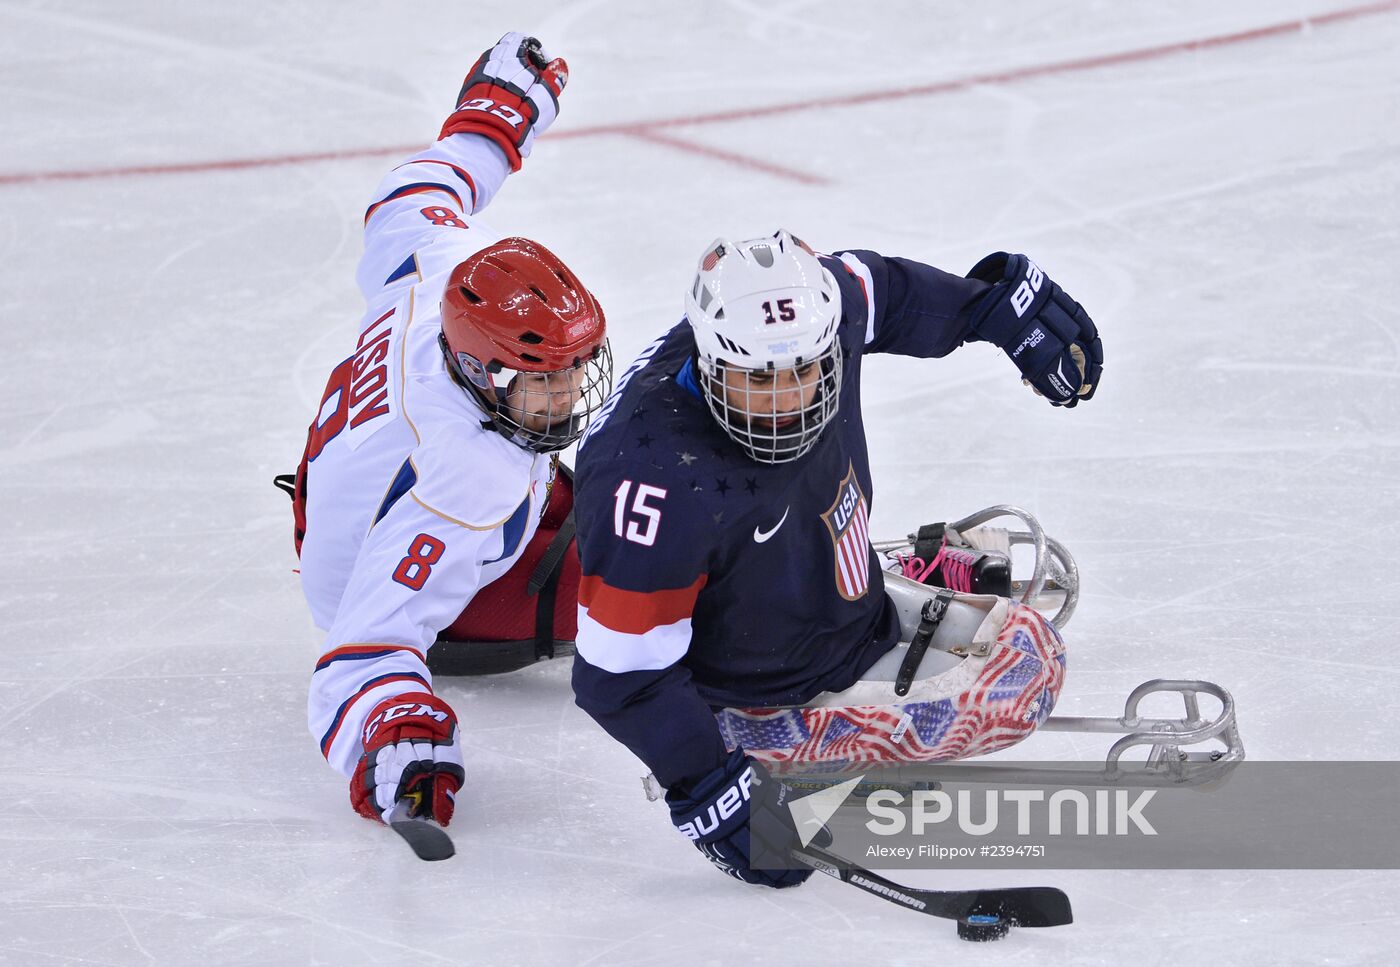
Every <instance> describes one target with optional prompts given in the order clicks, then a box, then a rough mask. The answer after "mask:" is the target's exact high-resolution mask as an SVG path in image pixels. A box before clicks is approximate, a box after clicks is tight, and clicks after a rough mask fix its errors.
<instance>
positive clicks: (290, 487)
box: [272, 473, 297, 500]
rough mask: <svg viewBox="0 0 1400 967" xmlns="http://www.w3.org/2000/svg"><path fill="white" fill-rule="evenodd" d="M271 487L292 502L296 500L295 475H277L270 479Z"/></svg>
mask: <svg viewBox="0 0 1400 967" xmlns="http://www.w3.org/2000/svg"><path fill="white" fill-rule="evenodd" d="M272 486H274V487H276V488H277V489H278V490H280V491H282V493H284V494H286V495H287V496H288V497H290V498H292V500H296V499H297V475H296V474H294V473H279V474H278V475H277V476H275V477H273V478H272Z"/></svg>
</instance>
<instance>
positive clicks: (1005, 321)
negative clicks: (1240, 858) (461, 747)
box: [573, 231, 1103, 887]
mask: <svg viewBox="0 0 1400 967" xmlns="http://www.w3.org/2000/svg"><path fill="white" fill-rule="evenodd" d="M685 307H686V318H685V319H684V320H682V322H681V323H680V324H679V325H677V326H675V327H674V328H673V329H671V330H670V331H669V332H667V333H666V334H664V335H663V336H661V337H660V338H659V339H657V340H656V341H655V342H654V343H652V344H651V345H650V346H648V347H647V348H646V349H644V350H643V351H642V353H641V354H640V355H639V356H638V358H637V359H636V360H635V361H634V362H633V363H632V364H631V365H630V366H629V367H628V368H627V370H626V371H625V372H624V373H623V374H622V375H621V376H620V377H619V379H618V384H617V388H616V389H615V391H614V392H613V394H612V395H611V396H610V398H609V399H608V401H607V402H606V403H605V404H604V407H603V411H602V413H601V414H600V415H599V417H598V418H597V419H596V420H595V421H594V423H593V425H592V426H591V427H590V428H589V430H588V431H587V433H586V434H585V436H584V438H583V441H582V443H581V444H580V451H579V460H578V475H577V480H576V501H575V513H576V515H577V520H578V537H579V555H580V560H581V565H582V578H581V582H580V587H579V617H578V637H577V655H576V657H575V662H574V671H573V685H574V691H575V694H576V699H577V702H578V704H579V705H580V706H581V707H582V708H583V709H584V710H585V711H587V712H588V713H589V714H590V715H591V716H592V717H593V718H594V719H595V720H596V721H597V722H598V723H599V724H600V725H602V727H603V728H604V729H606V730H607V732H608V733H609V734H611V735H612V736H613V737H614V738H615V739H617V740H618V741H620V742H622V743H624V744H625V745H627V746H628V747H629V748H630V749H631V750H632V751H633V752H634V753H635V754H636V755H637V756H638V757H639V758H640V759H641V760H642V761H643V762H644V763H645V764H646V765H647V766H648V767H649V768H650V769H651V770H652V773H653V774H654V776H655V777H656V779H657V780H658V782H659V783H660V784H661V785H662V786H664V787H665V788H666V790H667V794H666V799H667V802H668V803H669V805H670V807H671V813H672V818H673V821H674V822H675V824H676V826H677V827H678V828H679V829H680V830H681V832H682V833H684V834H685V835H686V836H687V837H689V838H690V839H692V840H693V841H694V842H695V843H696V845H697V846H698V847H699V848H700V849H701V851H702V852H703V853H704V854H705V855H706V856H707V857H708V858H710V859H711V861H712V862H714V863H715V865H717V866H718V867H720V868H721V869H722V870H724V871H725V872H727V873H729V874H731V875H733V876H736V877H738V878H740V879H743V880H746V881H748V882H753V883H761V884H765V885H768V886H779V887H781V886H789V885H793V884H796V883H800V882H802V880H803V879H805V877H806V875H807V872H800V871H796V870H764V869H753V868H751V867H750V865H749V862H748V859H749V854H750V842H749V819H750V815H751V812H752V810H753V809H757V808H764V807H771V806H772V805H773V801H772V798H771V797H772V796H773V795H774V790H777V792H778V794H781V793H782V792H783V787H782V784H781V783H779V782H774V781H771V780H770V779H768V778H767V777H766V774H765V773H764V771H763V767H762V764H761V763H762V762H763V761H769V762H770V763H771V762H773V761H784V760H786V761H791V760H793V759H802V758H804V757H822V756H826V757H828V761H833V760H830V758H829V757H830V756H832V755H834V754H836V753H837V752H841V750H843V749H844V750H845V751H844V752H841V754H844V755H847V756H848V757H861V756H871V757H875V758H898V757H900V756H907V757H909V758H946V757H961V756H962V755H971V754H978V753H980V752H986V751H991V750H993V749H995V748H1000V747H1004V746H1005V745H1006V744H1009V743H1010V742H1013V741H1016V740H1018V739H1019V738H1020V737H1021V736H1023V735H1025V734H1027V733H1028V731H1029V730H1031V729H1033V728H1034V727H1035V726H1036V725H1037V724H1038V723H1039V722H1040V721H1043V720H1044V717H1045V716H1046V715H1048V714H1049V711H1050V706H1051V705H1053V703H1054V699H1055V696H1056V695H1057V694H1058V689H1059V683H1060V681H1061V680H1062V677H1063V666H1064V659H1063V649H1062V647H1061V643H1060V641H1059V636H1058V634H1057V633H1056V632H1055V630H1054V628H1053V626H1051V625H1049V623H1048V622H1046V621H1045V620H1044V619H1042V618H1040V617H1039V616H1038V615H1037V614H1036V613H1034V612H1031V611H1030V609H1028V608H1023V607H1021V606H1019V605H1017V604H1015V603H1014V602H1008V601H1006V600H1005V599H998V598H990V597H986V596H981V597H976V596H974V597H969V598H967V599H965V601H964V602H962V603H960V604H959V606H960V607H963V608H964V610H968V609H971V610H968V613H971V614H975V615H976V617H977V618H978V619H982V618H985V619H986V621H985V623H984V624H985V626H984V627H977V622H976V621H974V622H973V626H969V627H970V628H973V627H975V633H976V634H980V635H982V636H983V637H984V638H986V641H987V644H988V646H989V647H988V648H987V649H984V650H985V651H987V652H988V653H987V654H986V655H984V656H983V657H982V658H981V659H979V660H978V661H976V662H973V661H966V662H958V661H956V660H952V659H950V657H949V656H948V655H947V654H945V653H943V652H936V651H930V652H928V656H927V659H925V660H924V663H919V664H918V665H917V673H916V676H915V677H916V678H917V679H918V680H917V681H916V682H915V684H914V686H913V690H912V691H909V692H908V694H907V695H906V694H905V693H904V692H900V693H899V695H903V696H904V698H902V699H901V698H897V697H896V695H895V694H894V692H893V688H894V679H895V678H896V670H897V669H899V667H900V661H899V660H898V656H899V655H900V654H902V653H903V652H904V651H905V648H904V647H903V646H901V644H900V643H901V640H902V639H903V640H907V638H908V637H909V634H908V630H907V626H908V623H909V622H908V619H907V617H904V616H902V615H901V613H900V608H898V607H897V606H896V603H895V601H894V600H893V599H892V598H891V597H890V595H889V594H887V593H886V591H885V586H886V582H885V580H884V575H883V572H882V570H881V568H880V566H879V563H878V558H877V557H876V556H875V555H874V554H873V553H872V550H871V546H870V541H869V535H868V530H867V522H868V519H869V513H870V506H871V500H872V498H873V494H874V487H873V481H872V479H871V474H870V465H869V459H868V456H867V452H866V442H865V431H864V426H863V421H862V414H861V407H860V373H861V363H862V359H863V357H864V355H865V354H867V353H897V354H900V355H906V356H918V357H938V356H944V355H947V354H948V353H950V352H952V351H953V350H954V349H956V348H957V347H958V346H960V345H962V344H963V343H965V342H968V341H973V340H981V341H986V342H991V343H993V344H995V345H997V346H999V347H1001V348H1002V349H1003V350H1005V351H1006V353H1007V354H1008V355H1009V356H1010V358H1011V360H1012V362H1014V363H1015V364H1016V366H1017V368H1018V369H1019V370H1020V373H1021V375H1022V377H1023V378H1024V380H1025V381H1026V382H1027V383H1028V384H1029V385H1030V386H1031V387H1032V388H1033V389H1034V390H1035V391H1036V392H1037V393H1039V394H1040V395H1042V396H1044V397H1045V398H1046V399H1048V400H1049V401H1050V402H1051V403H1052V404H1053V405H1055V406H1062V407H1073V406H1075V405H1077V404H1078V403H1080V402H1083V401H1086V400H1088V399H1090V398H1091V397H1092V396H1093V394H1094V390H1095V387H1096V384H1097V383H1098V380H1099V375H1100V371H1101V368H1102V362H1103V349H1102V345H1101V343H1100V341H1099V338H1098V334H1097V331H1096V329H1095V326H1094V323H1093V322H1092V321H1091V320H1090V318H1089V316H1088V314H1087V313H1085V311H1084V310H1083V309H1082V308H1081V307H1080V306H1079V304H1078V303H1076V302H1075V301H1074V300H1073V299H1071V298H1070V297H1069V296H1068V295H1066V294H1065V293H1064V291H1063V290H1062V289H1061V288H1060V287H1059V286H1058V285H1056V284H1055V283H1054V282H1052V281H1051V280H1050V279H1049V278H1048V277H1047V276H1046V275H1045V273H1044V272H1043V271H1041V269H1040V268H1039V267H1038V266H1037V265H1036V264H1035V263H1034V262H1032V261H1031V260H1030V259H1028V258H1027V257H1025V256H1023V255H1009V254H1007V253H996V254H994V255H990V256H988V257H987V258H985V259H983V260H982V261H981V262H979V263H978V264H977V265H976V266H975V267H974V268H973V269H972V271H971V272H970V273H969V274H968V275H967V277H965V278H959V277H957V276H953V275H950V274H948V273H945V272H942V271H940V270H938V269H936V268H932V267H930V266H927V265H923V264H920V263H918V262H914V261H909V260H906V259H900V258H886V257H882V256H880V255H877V254H875V253H874V252H868V251H849V252H844V253H839V254H838V255H837V256H826V255H817V254H815V253H814V252H813V251H812V250H811V249H810V248H808V247H807V246H806V245H805V244H804V243H803V242H802V241H800V240H799V239H797V238H795V237H794V236H792V235H790V234H788V233H787V232H785V231H780V232H778V233H776V234H775V235H773V236H772V237H767V238H758V239H751V240H748V241H742V242H733V241H729V240H723V239H721V240H719V241H716V242H715V243H714V244H712V245H711V246H710V247H709V248H707V249H706V251H705V253H704V255H703V257H702V258H701V261H700V265H699V269H698V272H697V274H696V276H695V278H694V280H693V283H692V285H691V287H690V289H689V291H688V292H687V293H686V298H685ZM893 580H895V579H892V581H893ZM964 590H966V589H964ZM930 593H932V592H930ZM969 602H970V604H969ZM973 606H975V607H973ZM976 608H980V609H981V610H980V611H979V610H976ZM915 620H917V618H916V619H915ZM972 633H974V632H973V631H969V634H972ZM993 645H995V646H996V647H991V646H993ZM940 662H941V664H940ZM1008 683H1010V684H1008ZM979 703H981V707H979ZM988 709H990V710H991V712H988ZM833 716H836V718H835V719H833ZM833 723H834V725H835V726H839V728H835V727H830V728H829V727H828V726H833ZM838 733H840V735H839V736H838ZM746 746H747V747H748V748H747V749H746ZM759 746H761V747H763V751H762V752H760V751H758V750H757V749H756V747H759ZM833 750H835V751H833ZM750 753H752V754H750ZM760 788H761V789H763V790H765V792H763V793H762V794H760V793H759V792H758V791H756V790H759V789H760ZM736 804H738V805H737V808H736ZM808 872H810V871H808Z"/></svg>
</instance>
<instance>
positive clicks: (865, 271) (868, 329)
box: [841, 252, 875, 346]
mask: <svg viewBox="0 0 1400 967" xmlns="http://www.w3.org/2000/svg"><path fill="white" fill-rule="evenodd" d="M841 261H842V263H843V264H845V265H847V266H849V267H850V269H851V271H852V272H854V273H855V274H856V276H857V277H858V278H859V279H860V281H861V288H862V289H864V290H865V308H866V314H865V344H866V345H867V346H868V345H870V344H871V342H873V341H874V340H875V280H874V279H873V278H872V277H871V275H870V269H869V268H868V267H867V266H866V264H865V263H864V262H862V261H861V260H860V259H858V258H856V257H855V256H854V255H852V254H851V253H850V252H846V253H844V254H843V255H842V256H841Z"/></svg>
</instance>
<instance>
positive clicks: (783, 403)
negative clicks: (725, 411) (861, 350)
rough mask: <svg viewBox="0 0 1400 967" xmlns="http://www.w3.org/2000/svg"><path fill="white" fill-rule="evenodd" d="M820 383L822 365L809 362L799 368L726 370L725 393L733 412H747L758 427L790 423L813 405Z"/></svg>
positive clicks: (781, 425)
mask: <svg viewBox="0 0 1400 967" xmlns="http://www.w3.org/2000/svg"><path fill="white" fill-rule="evenodd" d="M820 385H821V367H820V366H818V365H817V364H816V363H808V364H807V365H805V366H799V367H796V368H788V369H779V370H773V371H760V372H754V371H752V370H744V369H729V368H725V370H724V396H725V400H726V401H727V402H728V404H729V409H730V410H731V411H737V412H739V413H746V414H748V417H749V424H750V425H751V426H753V427H755V428H756V429H760V430H771V429H775V428H776V429H782V428H783V427H786V426H790V425H792V424H794V423H796V422H797V421H798V420H800V419H801V418H802V411H803V410H804V409H806V408H807V407H809V406H811V405H812V401H813V400H815V399H816V397H817V389H818V387H819V386H820Z"/></svg>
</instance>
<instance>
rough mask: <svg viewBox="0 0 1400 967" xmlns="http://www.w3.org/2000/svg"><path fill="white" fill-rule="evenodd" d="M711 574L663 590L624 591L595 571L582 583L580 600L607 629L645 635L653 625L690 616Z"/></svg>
mask: <svg viewBox="0 0 1400 967" xmlns="http://www.w3.org/2000/svg"><path fill="white" fill-rule="evenodd" d="M709 578H710V576H709V575H708V574H702V575H700V576H699V577H698V578H696V579H695V582H694V583H693V584H691V585H689V586H688V587H684V588H667V589H664V590H660V591H624V590H622V589H621V588H615V587H612V586H611V585H608V584H605V583H604V582H603V579H602V578H600V577H598V576H597V575H594V574H585V575H584V576H583V577H582V578H581V579H580V580H579V583H578V603H579V604H580V605H581V606H582V607H583V608H585V609H587V611H588V616H589V617H590V618H592V619H593V620H594V621H596V622H598V623H599V624H600V625H602V626H603V627H604V628H607V629H609V630H611V631H616V632H619V633H621V634H624V635H644V634H646V633H647V632H648V631H650V630H651V629H653V628H659V627H661V626H662V625H673V624H675V623H676V622H677V621H681V620H683V619H685V618H689V617H690V615H691V613H692V612H693V611H694V610H695V599H696V598H697V597H698V596H699V595H700V589H701V588H703V587H704V586H705V582H706V581H708V580H709Z"/></svg>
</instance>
